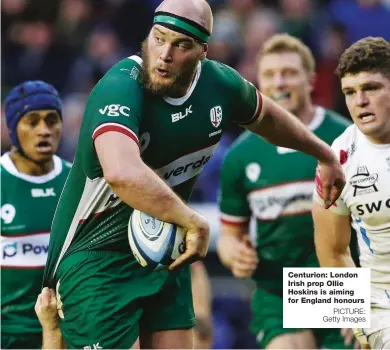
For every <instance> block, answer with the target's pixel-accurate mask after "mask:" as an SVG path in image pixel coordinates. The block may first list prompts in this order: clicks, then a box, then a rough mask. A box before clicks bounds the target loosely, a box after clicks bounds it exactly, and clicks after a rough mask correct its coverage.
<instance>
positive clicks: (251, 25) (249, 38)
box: [238, 8, 279, 85]
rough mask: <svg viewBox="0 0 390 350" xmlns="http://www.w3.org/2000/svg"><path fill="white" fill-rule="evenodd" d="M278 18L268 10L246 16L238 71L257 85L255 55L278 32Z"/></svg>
mask: <svg viewBox="0 0 390 350" xmlns="http://www.w3.org/2000/svg"><path fill="white" fill-rule="evenodd" d="M278 27H279V17H278V15H277V14H276V13H275V12H274V11H272V10H270V9H265V8H264V9H260V10H257V11H255V12H254V13H252V14H251V15H250V16H248V20H247V23H246V25H245V27H244V39H243V41H244V50H243V53H242V55H241V57H242V58H241V61H240V63H239V65H238V70H239V72H240V73H241V74H242V76H243V77H244V78H246V79H247V80H249V81H250V82H252V83H253V84H255V85H256V84H257V67H256V62H257V54H258V52H259V51H260V49H261V47H262V46H263V43H264V42H265V41H266V40H267V39H268V38H269V37H270V36H272V35H273V34H275V33H276V32H277V31H278Z"/></svg>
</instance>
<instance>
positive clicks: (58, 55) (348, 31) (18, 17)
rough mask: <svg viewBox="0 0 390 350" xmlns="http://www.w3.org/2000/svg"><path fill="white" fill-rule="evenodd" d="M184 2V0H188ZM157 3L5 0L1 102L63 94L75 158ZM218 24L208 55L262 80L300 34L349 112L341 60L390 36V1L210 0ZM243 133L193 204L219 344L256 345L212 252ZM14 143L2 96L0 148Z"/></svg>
mask: <svg viewBox="0 0 390 350" xmlns="http://www.w3.org/2000/svg"><path fill="white" fill-rule="evenodd" d="M183 1H185V0H183ZM160 2H161V0H2V4H1V10H2V13H1V40H2V60H1V73H2V74H1V85H2V94H1V98H2V102H3V101H4V98H5V96H6V94H7V92H8V90H9V89H10V88H11V87H13V86H15V85H17V84H19V83H20V82H22V81H24V80H35V79H39V80H44V81H46V82H49V83H51V84H53V85H54V86H55V87H56V88H57V89H58V90H59V92H60V94H61V97H62V99H63V110H64V130H63V136H62V142H61V146H60V151H59V153H60V155H61V156H62V157H64V158H65V159H67V160H69V161H72V160H73V156H74V152H75V149H76V146H77V139H78V132H79V126H80V122H81V119H82V115H83V110H84V106H85V103H86V100H87V98H88V94H89V92H90V90H91V88H92V87H93V86H94V85H95V84H96V82H97V81H98V80H99V79H100V78H101V77H102V75H104V73H105V72H106V71H107V70H108V69H109V68H110V67H111V66H112V65H114V64H115V63H116V62H117V61H119V60H120V59H121V58H123V57H126V56H130V55H132V54H134V53H136V52H138V51H139V50H140V43H141V41H142V40H143V39H144V38H145V37H146V35H147V32H148V30H149V29H150V26H151V23H152V17H153V11H154V9H155V8H156V7H157V6H158V5H159V4H160ZM209 3H210V5H211V6H212V7H213V10H214V31H213V34H212V37H211V41H210V45H209V55H208V58H211V59H216V60H218V61H221V62H223V63H226V64H228V65H230V66H232V67H234V68H235V69H237V70H238V71H239V72H240V73H241V74H242V75H243V76H244V77H245V78H246V79H248V80H249V81H251V82H253V83H254V84H255V85H257V81H256V56H257V53H258V51H259V49H260V48H261V46H262V44H263V42H264V41H265V40H266V39H268V38H269V37H270V36H271V35H272V34H274V33H277V32H287V33H289V34H291V35H294V36H296V37H298V38H300V39H301V40H303V41H304V42H305V43H306V44H307V45H308V46H309V47H310V48H311V50H312V51H313V53H314V55H315V58H316V62H317V82H316V87H315V92H314V95H313V98H314V101H315V103H317V104H319V105H322V106H324V107H327V108H331V109H333V110H335V111H337V112H339V113H341V114H344V115H346V116H347V111H346V107H345V104H344V101H343V98H342V96H341V91H340V88H339V83H338V81H337V78H336V77H335V75H334V70H335V68H336V66H337V61H338V58H339V57H340V54H341V53H342V52H343V50H344V49H345V48H346V47H348V46H349V45H350V44H351V43H353V42H355V41H356V40H359V39H361V38H363V37H366V36H382V37H384V38H385V39H386V40H388V41H390V0H209ZM241 132H242V129H240V128H238V127H234V126H231V128H230V129H229V130H228V132H227V133H226V134H225V136H224V137H223V139H222V141H221V142H220V145H219V147H218V149H217V151H216V154H215V155H214V157H213V158H212V160H211V161H210V162H209V163H208V164H207V166H206V168H205V170H204V172H203V174H202V175H201V177H200V178H199V180H198V183H197V186H196V189H195V191H194V194H193V197H192V202H191V205H192V206H193V207H194V208H195V209H197V210H198V211H200V212H202V213H203V214H204V215H205V216H206V217H207V218H208V219H209V220H210V223H211V231H212V240H211V246H210V252H209V254H208V257H207V259H206V266H207V268H208V271H209V274H210V276H211V282H212V290H213V317H214V337H215V341H214V346H213V348H254V347H256V344H255V339H254V337H253V336H251V335H250V334H249V333H248V330H247V324H248V321H249V318H250V311H249V308H248V299H249V298H250V294H251V291H252V288H253V286H252V284H251V283H250V282H249V281H237V280H234V279H233V278H232V277H231V275H230V273H229V272H228V271H227V270H225V269H224V268H223V267H222V266H221V264H220V263H219V262H218V259H217V257H216V254H215V239H216V237H217V235H218V225H219V218H218V209H217V204H216V200H217V195H218V191H217V189H218V178H219V167H220V164H221V160H222V158H223V156H224V153H225V151H226V148H227V147H228V146H229V145H230V144H231V142H232V141H233V140H234V139H235V138H236V137H237V136H238V135H239V134H240V133H241ZM9 146H10V143H9V138H8V133H7V129H6V126H5V121H4V105H3V103H2V118H1V153H2V154H3V153H4V152H6V151H7V150H8V149H9Z"/></svg>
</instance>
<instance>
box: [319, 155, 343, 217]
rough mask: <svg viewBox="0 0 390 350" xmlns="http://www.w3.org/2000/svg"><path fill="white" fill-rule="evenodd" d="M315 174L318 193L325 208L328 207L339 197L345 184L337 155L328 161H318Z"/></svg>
mask: <svg viewBox="0 0 390 350" xmlns="http://www.w3.org/2000/svg"><path fill="white" fill-rule="evenodd" d="M317 176H319V180H320V187H321V189H320V193H319V194H320V195H321V197H322V199H323V200H324V204H325V209H328V208H330V207H331V206H332V204H333V203H334V202H335V201H336V200H337V199H338V198H339V197H340V195H341V192H342V191H343V189H344V186H345V176H344V172H343V169H342V168H341V165H340V162H339V161H338V159H337V157H336V156H334V157H333V159H332V160H331V161H329V162H320V163H319V165H318V167H317ZM317 186H318V183H317ZM321 192H322V193H321Z"/></svg>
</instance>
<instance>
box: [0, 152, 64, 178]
mask: <svg viewBox="0 0 390 350" xmlns="http://www.w3.org/2000/svg"><path fill="white" fill-rule="evenodd" d="M53 161H54V168H53V170H52V171H50V172H49V173H47V174H45V175H41V176H33V175H28V174H23V173H21V172H19V170H18V169H16V167H15V164H14V163H13V161H12V160H11V157H10V156H9V152H7V153H5V154H4V155H3V156H2V157H1V158H0V164H1V165H2V166H3V167H4V169H5V170H7V171H8V172H9V173H10V174H12V175H14V176H16V177H18V178H20V179H23V180H25V181H28V182H32V183H35V184H43V183H45V182H48V181H50V180H53V179H54V178H55V177H56V176H58V175H59V174H60V173H61V171H62V161H61V159H60V158H59V157H57V156H56V155H54V156H53Z"/></svg>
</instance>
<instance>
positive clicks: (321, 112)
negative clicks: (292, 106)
mask: <svg viewBox="0 0 390 350" xmlns="http://www.w3.org/2000/svg"><path fill="white" fill-rule="evenodd" d="M315 109H316V111H315V113H314V117H313V119H312V120H311V121H310V123H309V124H307V128H308V129H309V130H311V131H314V130H316V129H318V128H319V127H320V126H321V124H322V122H323V121H324V119H325V109H324V108H322V107H320V106H315Z"/></svg>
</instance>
